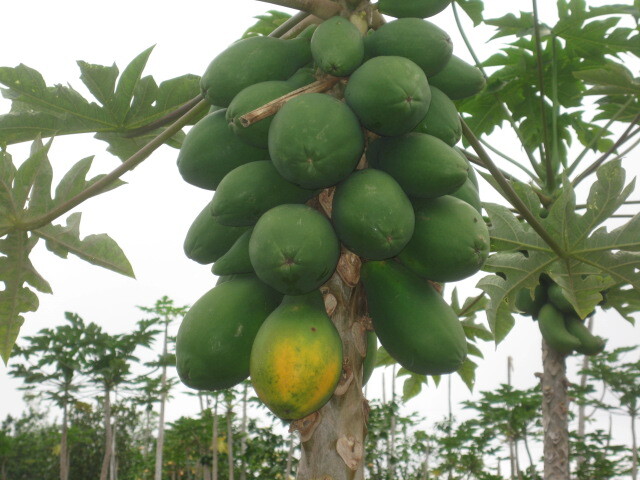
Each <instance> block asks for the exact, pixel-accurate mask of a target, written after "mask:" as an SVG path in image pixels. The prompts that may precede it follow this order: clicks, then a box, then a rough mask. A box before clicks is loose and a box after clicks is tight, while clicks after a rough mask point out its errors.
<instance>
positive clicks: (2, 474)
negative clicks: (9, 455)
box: [0, 460, 9, 480]
mask: <svg viewBox="0 0 640 480" xmlns="http://www.w3.org/2000/svg"><path fill="white" fill-rule="evenodd" d="M0 479H2V480H9V479H8V478H7V461H6V460H3V461H2V465H1V466H0Z"/></svg>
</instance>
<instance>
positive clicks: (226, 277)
mask: <svg viewBox="0 0 640 480" xmlns="http://www.w3.org/2000/svg"><path fill="white" fill-rule="evenodd" d="M255 276H256V274H255V273H232V274H231V275H222V276H221V277H218V280H216V285H220V284H222V283H225V282H228V281H229V280H233V279H234V278H245V277H254V278H255Z"/></svg>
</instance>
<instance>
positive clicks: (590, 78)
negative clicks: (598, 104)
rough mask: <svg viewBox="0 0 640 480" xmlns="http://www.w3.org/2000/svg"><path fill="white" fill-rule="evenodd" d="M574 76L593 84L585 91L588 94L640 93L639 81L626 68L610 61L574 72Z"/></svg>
mask: <svg viewBox="0 0 640 480" xmlns="http://www.w3.org/2000/svg"><path fill="white" fill-rule="evenodd" d="M574 76H575V77H577V78H579V79H581V80H583V81H584V82H586V83H588V84H591V85H595V86H594V87H593V88H592V89H591V90H589V91H588V92H587V93H588V94H590V95H618V94H620V95H627V94H629V95H638V94H640V82H639V81H638V80H636V79H635V78H633V75H632V74H631V72H630V71H629V70H628V69H627V68H625V67H624V66H623V65H620V64H618V63H615V62H612V61H610V62H607V63H606V64H605V65H603V66H602V67H599V68H590V69H587V70H580V71H577V72H574Z"/></svg>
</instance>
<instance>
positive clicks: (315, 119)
mask: <svg viewBox="0 0 640 480" xmlns="http://www.w3.org/2000/svg"><path fill="white" fill-rule="evenodd" d="M449 3H450V0H447V1H442V0H405V1H403V2H399V1H395V0H389V1H381V2H379V4H378V8H379V9H380V11H381V12H382V13H386V14H389V15H392V16H396V17H398V18H397V19H394V20H391V21H389V22H388V23H384V24H383V25H382V26H381V27H379V28H377V29H376V30H370V31H369V32H361V31H360V29H359V28H357V27H356V26H355V25H354V23H352V22H351V21H350V18H347V17H348V16H349V14H348V13H345V15H346V16H342V15H337V16H335V17H332V18H330V19H328V20H325V21H324V22H323V23H321V24H320V25H318V26H313V27H311V28H308V29H306V30H304V31H303V32H301V33H300V34H299V35H298V36H297V37H295V38H290V39H281V38H274V37H265V36H258V37H251V38H246V39H243V40H240V41H238V42H236V43H234V44H232V45H231V46H230V47H228V48H227V49H226V50H225V51H223V52H222V53H221V54H219V55H218V56H217V57H216V58H215V59H214V60H213V61H212V62H211V64H210V65H209V67H208V68H207V70H206V71H205V73H204V75H203V76H202V80H201V86H202V92H203V95H204V96H205V98H207V99H208V100H209V101H210V102H211V104H212V105H213V106H212V109H211V112H210V113H209V114H208V115H206V116H205V117H204V118H203V119H202V120H200V121H199V122H198V123H197V124H196V125H194V126H193V128H192V129H191V130H190V131H189V132H188V134H187V136H186V139H185V141H184V144H183V146H182V148H181V150H180V153H179V156H178V169H179V171H180V174H181V175H182V177H183V178H184V180H185V181H187V182H189V183H190V184H193V185H195V186H197V187H200V188H205V189H209V190H215V194H214V196H213V199H212V200H211V202H210V203H209V204H208V205H206V206H205V208H204V209H203V210H202V211H201V212H200V214H199V215H198V216H197V217H196V219H195V221H194V222H193V224H192V226H191V227H190V229H189V231H188V232H187V235H186V239H185V244H184V249H185V253H186V255H187V256H188V257H189V258H191V259H193V260H195V261H196V262H199V263H201V264H210V263H213V267H212V272H213V273H214V274H215V275H217V276H219V280H218V284H217V285H216V286H215V287H214V288H213V289H211V290H210V291H209V292H207V293H206V294H205V295H204V296H203V297H201V298H200V299H199V300H198V301H196V302H195V303H194V305H193V306H192V307H191V309H190V310H189V312H188V313H187V315H186V316H185V318H184V320H183V323H182V325H181V326H180V330H179V333H178V337H177V345H176V355H177V367H178V373H179V375H180V378H181V379H182V381H183V383H185V384H186V385H188V386H190V387H192V388H196V389H204V390H218V389H223V388H228V387H231V386H233V385H235V384H237V383H238V382H240V381H242V380H244V379H245V378H247V377H248V376H249V375H250V376H251V381H252V384H253V386H254V388H255V390H256V393H257V394H258V396H259V397H260V398H261V400H262V401H263V402H264V403H265V404H266V405H267V407H269V408H270V409H271V410H272V411H273V412H274V413H275V414H276V415H278V416H279V417H281V418H283V419H290V420H292V419H299V418H302V417H304V416H306V415H308V414H310V413H312V412H314V411H315V410H317V409H318V408H320V407H321V406H322V405H323V404H324V403H326V402H327V401H328V399H329V398H330V397H331V395H332V394H333V392H334V389H335V388H336V385H337V384H338V382H339V379H340V377H341V375H342V368H343V355H342V349H343V345H342V341H341V339H340V336H339V334H338V331H337V329H336V328H335V326H334V324H333V323H332V321H331V319H330V317H329V315H328V314H327V311H326V309H325V303H324V300H323V295H322V294H321V293H320V287H321V286H323V285H324V284H325V283H326V282H327V281H328V280H329V279H330V277H331V276H332V275H333V274H334V272H335V271H336V268H337V265H338V262H339V260H340V257H341V255H344V254H345V251H348V252H352V253H350V254H355V255H357V256H359V257H360V258H361V262H362V267H361V270H360V280H361V281H362V284H363V285H364V290H365V294H366V298H367V306H368V307H367V308H368V314H369V316H370V317H371V319H372V323H373V327H374V330H375V333H374V332H370V334H368V335H367V338H368V342H369V347H368V348H367V352H368V353H367V354H366V358H365V360H364V377H365V378H364V379H365V382H366V379H367V377H368V375H370V373H371V370H372V368H373V364H374V355H375V350H376V343H377V342H376V337H377V338H378V339H379V340H380V342H381V344H382V345H383V346H384V347H385V349H386V350H387V351H388V352H389V354H390V355H392V356H393V357H394V358H395V359H396V360H397V361H398V362H399V363H400V364H401V365H402V366H404V367H405V368H407V369H408V370H410V371H412V372H416V373H419V374H443V373H451V372H453V371H456V370H457V369H458V368H459V367H460V366H461V364H462V363H463V361H464V359H465V357H466V354H467V343H466V338H465V335H464V331H463V329H462V326H461V323H460V321H459V319H458V317H457V315H456V314H455V312H454V311H453V309H452V308H451V307H450V306H449V305H448V304H447V303H446V302H445V300H444V299H443V298H442V296H441V294H440V293H439V291H438V288H437V285H438V284H441V283H444V282H453V281H457V280H461V279H463V278H466V277H468V276H470V275H473V274H474V273H476V272H477V271H478V270H479V269H480V268H481V267H482V265H483V263H484V261H485V260H486V258H487V256H488V252H489V233H488V229H487V226H486V224H485V222H484V220H483V218H482V216H481V213H480V211H481V203H480V198H479V195H478V184H477V179H476V178H475V173H474V170H473V168H472V167H471V165H470V163H469V162H468V160H467V158H466V157H465V156H464V154H463V153H462V152H461V151H460V150H458V149H456V148H455V147H454V146H455V144H456V143H457V142H458V141H459V140H460V137H461V132H462V129H461V124H460V119H459V117H458V113H457V111H456V107H455V104H454V102H453V100H455V99H459V98H464V97H468V96H470V95H473V94H475V93H476V92H478V91H479V90H481V89H482V88H483V86H484V78H483V76H482V75H481V73H480V72H479V71H478V69H476V68H475V67H472V66H471V65H469V64H467V63H465V62H464V61H462V60H461V59H459V58H457V57H454V56H453V55H452V43H451V39H450V37H449V36H448V35H447V34H446V33H445V32H444V31H443V30H441V29H440V28H438V27H437V26H436V25H434V24H433V23H430V22H429V21H427V20H424V17H427V16H430V15H434V14H435V13H438V12H439V11H441V10H442V9H444V8H445V7H446V6H447V5H448V4H449ZM411 5H413V7H411ZM396 7H398V8H396ZM352 18H353V17H352ZM359 18H361V17H359ZM356 23H357V22H356ZM327 79H329V80H331V81H330V82H328V84H329V85H331V87H328V88H330V89H329V90H325V91H313V90H311V91H310V90H309V89H308V88H307V87H308V86H313V85H317V84H322V82H323V81H324V82H325V83H326V81H327ZM298 90H299V91H298ZM292 92H294V94H292V95H290V97H291V98H290V99H288V100H287V101H286V103H284V104H283V105H282V106H281V108H279V110H277V113H275V114H274V115H272V116H267V117H266V118H264V119H262V120H260V121H257V122H255V123H251V124H249V122H248V121H247V118H248V114H250V113H251V112H255V111H257V110H258V109H260V108H263V107H264V106H265V105H266V104H268V103H269V102H271V101H273V100H276V99H280V98H281V97H283V96H286V95H287V94H291V93H292ZM301 92H305V93H301ZM318 198H320V200H318ZM322 199H325V201H324V202H323V201H322ZM326 199H329V200H328V201H326Z"/></svg>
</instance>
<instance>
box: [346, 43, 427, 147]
mask: <svg viewBox="0 0 640 480" xmlns="http://www.w3.org/2000/svg"><path fill="white" fill-rule="evenodd" d="M344 99H345V101H346V102H347V105H349V107H350V108H351V109H352V110H353V111H354V112H355V114H356V115H357V116H358V118H359V119H360V122H361V123H362V125H364V127H365V128H367V129H368V130H370V131H372V132H374V133H377V134H378V135H384V136H395V135H402V134H404V133H407V132H410V131H411V130H413V129H414V128H415V126H416V125H417V124H418V123H419V122H420V120H422V119H423V118H424V116H425V115H426V114H427V110H429V103H430V101H431V90H430V89H429V82H428V81H427V77H426V76H425V74H424V72H423V71H422V70H421V69H420V68H419V67H418V66H417V65H416V64H415V63H414V62H412V61H411V60H408V59H406V58H404V57H400V56H384V57H375V58H372V59H371V60H367V61H366V62H365V63H363V64H362V65H361V66H360V67H359V68H358V69H357V70H356V71H355V72H353V74H352V75H351V77H350V78H349V83H348V84H347V88H346V89H345V91H344Z"/></svg>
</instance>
